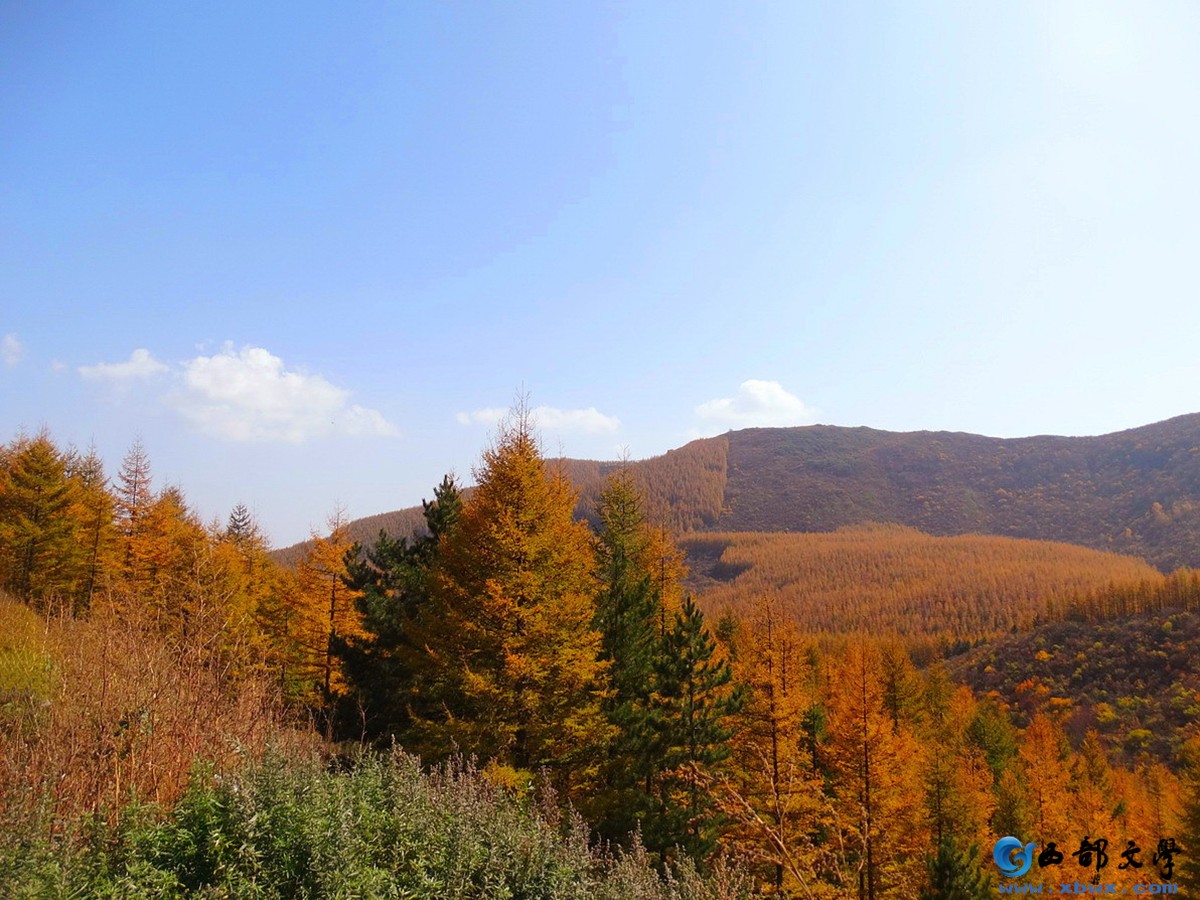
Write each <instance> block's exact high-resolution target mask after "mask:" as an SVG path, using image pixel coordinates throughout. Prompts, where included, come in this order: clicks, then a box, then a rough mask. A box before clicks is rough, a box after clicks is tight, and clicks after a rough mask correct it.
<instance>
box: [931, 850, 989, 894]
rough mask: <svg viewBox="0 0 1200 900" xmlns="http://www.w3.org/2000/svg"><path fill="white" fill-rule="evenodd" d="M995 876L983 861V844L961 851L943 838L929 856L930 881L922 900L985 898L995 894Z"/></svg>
mask: <svg viewBox="0 0 1200 900" xmlns="http://www.w3.org/2000/svg"><path fill="white" fill-rule="evenodd" d="M992 890H993V885H992V879H991V876H990V875H989V874H987V873H986V872H985V871H984V870H983V868H982V867H981V866H980V864H979V847H978V845H976V844H972V845H971V847H970V849H969V850H967V851H965V852H964V851H963V850H961V849H960V848H959V847H957V846H956V845H955V844H954V842H953V841H951V840H950V839H948V838H947V839H943V840H942V841H941V842H940V843H939V844H938V848H937V853H936V854H935V855H934V856H932V857H930V859H929V884H928V886H927V887H926V888H925V889H924V890H923V891H921V900H984V898H987V897H990V896H991V895H992Z"/></svg>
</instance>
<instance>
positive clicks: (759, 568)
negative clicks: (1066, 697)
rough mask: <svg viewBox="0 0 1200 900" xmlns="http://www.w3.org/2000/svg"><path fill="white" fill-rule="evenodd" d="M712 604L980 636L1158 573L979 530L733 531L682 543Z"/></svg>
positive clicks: (841, 624)
mask: <svg viewBox="0 0 1200 900" xmlns="http://www.w3.org/2000/svg"><path fill="white" fill-rule="evenodd" d="M680 546H681V547H682V548H683V549H684V551H685V552H686V553H687V558H688V562H689V565H690V566H691V578H690V580H691V583H692V585H693V586H694V587H695V588H696V589H697V590H698V591H699V592H700V594H701V596H702V597H703V599H704V603H705V605H706V607H707V608H709V609H711V610H713V611H714V612H715V611H725V610H730V611H733V612H734V613H737V612H740V611H741V610H743V609H744V608H746V606H747V605H748V604H750V603H752V602H754V599H755V598H758V597H762V596H770V597H772V598H774V599H775V600H776V601H777V602H778V603H779V604H780V608H781V609H782V610H784V611H786V613H787V615H788V616H790V617H791V618H792V620H793V621H795V622H796V624H797V626H798V627H800V628H801V629H803V630H805V631H809V632H814V633H832V634H842V633H851V632H860V633H869V634H902V635H937V636H940V637H943V638H945V639H946V640H948V641H958V640H964V639H965V640H976V639H979V638H981V637H985V636H989V635H994V634H997V633H1000V632H1006V631H1009V630H1011V629H1013V628H1028V627H1029V626H1030V625H1031V624H1033V622H1034V621H1036V620H1039V619H1045V618H1047V617H1048V616H1049V615H1052V614H1053V613H1054V610H1055V608H1056V607H1055V601H1056V600H1057V601H1058V606H1059V607H1061V605H1062V604H1063V602H1065V601H1066V600H1067V598H1069V597H1071V596H1073V595H1075V594H1078V593H1085V592H1087V591H1089V590H1094V589H1100V588H1104V587H1106V586H1108V585H1110V584H1113V583H1118V584H1128V585H1134V584H1137V583H1139V582H1141V581H1144V580H1146V579H1153V578H1160V577H1161V576H1160V575H1159V573H1158V572H1156V571H1155V570H1154V569H1153V568H1152V567H1151V566H1149V565H1147V564H1146V563H1144V562H1142V561H1141V560H1137V559H1134V558H1133V557H1129V556H1119V555H1117V554H1115V553H1100V552H1098V551H1095V550H1089V549H1087V548H1085V547H1077V546H1074V545H1071V544H1055V543H1050V542H1048V541H1027V540H1017V539H1013V538H1000V537H990V536H981V535H964V536H959V537H931V536H929V535H926V534H922V533H921V532H919V531H916V530H915V529H911V528H905V527H903V526H900V525H869V526H855V527H852V528H843V529H840V530H838V531H836V532H833V533H832V534H781V533H773V534H772V533H768V534H761V533H754V532H745V533H738V532H728V533H714V534H691V535H686V536H684V537H683V538H682V539H681V540H680Z"/></svg>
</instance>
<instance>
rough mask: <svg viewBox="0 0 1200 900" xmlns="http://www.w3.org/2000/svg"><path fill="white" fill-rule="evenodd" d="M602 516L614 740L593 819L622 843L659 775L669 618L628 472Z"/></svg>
mask: <svg viewBox="0 0 1200 900" xmlns="http://www.w3.org/2000/svg"><path fill="white" fill-rule="evenodd" d="M598 509H599V514H600V524H601V531H600V536H599V542H598V556H599V576H600V584H601V587H600V593H599V596H598V599H597V606H596V629H597V630H598V631H599V632H600V635H601V658H602V659H603V660H604V661H605V662H606V663H607V664H608V665H609V680H610V683H611V685H612V692H611V695H610V696H609V697H608V698H607V700H606V702H605V705H604V710H605V713H606V715H607V716H608V719H609V721H610V722H611V723H612V724H613V726H614V727H615V733H614V736H613V744H612V746H611V747H610V748H609V749H608V752H607V754H606V756H607V759H606V762H605V765H604V771H603V779H602V780H603V786H604V788H603V791H602V793H601V795H600V796H599V797H598V798H596V802H595V803H594V804H593V806H594V807H595V810H594V812H593V815H594V817H595V818H597V819H598V820H599V830H600V832H601V834H603V835H604V836H606V837H607V838H609V839H620V838H625V837H627V836H628V835H630V834H631V833H633V832H634V831H635V829H636V828H637V826H638V823H639V822H640V821H641V820H642V819H644V818H645V816H646V815H647V814H648V813H649V811H650V809H651V783H652V781H653V777H654V774H655V773H656V772H657V770H658V761H657V760H656V759H654V758H653V756H652V755H651V754H650V752H649V738H650V697H651V693H652V691H653V682H654V661H655V658H656V656H657V655H658V653H659V650H660V622H661V620H662V619H663V618H664V610H663V600H662V593H663V591H662V577H663V576H662V569H663V567H662V565H661V563H660V560H659V558H656V556H655V551H656V550H658V549H659V548H658V546H657V544H656V543H655V542H654V541H653V540H652V536H651V530H650V528H649V526H648V524H647V523H646V517H645V514H644V512H643V500H642V497H641V494H640V492H639V491H638V489H637V487H636V486H635V485H634V483H633V480H632V478H631V476H630V473H629V470H628V469H626V468H624V467H623V468H621V469H620V470H618V471H617V472H616V473H614V474H613V475H612V476H611V477H610V479H609V481H608V482H607V483H606V485H605V487H604V489H603V490H602V491H601V494H600V497H599V501H598Z"/></svg>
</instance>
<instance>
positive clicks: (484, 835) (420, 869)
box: [0, 753, 746, 900]
mask: <svg viewBox="0 0 1200 900" xmlns="http://www.w3.org/2000/svg"><path fill="white" fill-rule="evenodd" d="M120 821H121V822H122V825H121V826H120V829H119V830H118V831H117V832H116V833H111V832H109V831H108V830H106V829H105V828H104V827H102V826H99V825H97V826H94V827H91V828H89V829H87V830H86V832H85V833H84V834H83V836H82V838H81V839H80V840H79V841H78V842H77V843H76V845H75V846H74V848H73V849H69V850H68V849H67V848H66V847H65V846H64V845H63V844H62V843H61V842H60V845H59V848H58V849H57V850H52V849H51V848H49V847H47V846H44V845H42V846H39V845H37V843H36V842H26V843H25V844H24V845H22V846H0V896H4V897H10V896H86V897H113V898H116V897H122V898H141V897H146V898H150V897H154V898H172V897H204V898H231V900H232V898H247V900H248V898H255V900H269V898H281V900H282V898H314V900H315V898H391V900H418V898H420V900H424V898H429V900H433V898H480V900H482V898H513V900H518V898H522V900H524V898H528V900H535V898H546V900H550V898H572V900H573V898H579V900H724V898H732V897H738V896H744V895H745V893H746V885H745V883H744V882H743V881H742V879H741V876H740V875H739V874H738V873H736V872H734V871H731V870H729V869H726V868H723V867H718V868H717V869H716V870H714V872H713V873H712V874H711V875H708V876H702V875H701V874H699V873H698V872H697V870H696V868H695V867H694V866H693V865H691V864H690V863H684V864H683V865H681V866H679V867H677V868H676V869H674V870H673V871H671V872H669V873H667V874H666V875H664V876H662V877H660V875H659V874H658V873H657V872H656V870H655V868H654V866H653V865H652V863H651V860H650V859H649V857H648V856H647V854H646V853H645V851H644V850H642V849H641V848H640V846H638V845H636V844H635V846H634V848H633V849H632V850H629V851H614V852H612V853H606V852H602V851H601V850H599V849H597V848H595V847H592V846H590V845H589V841H588V831H587V828H586V826H585V825H584V824H583V822H582V821H581V820H580V819H578V817H576V816H574V815H571V814H565V815H560V814H559V813H558V812H557V811H556V804H555V803H554V801H553V798H541V799H540V800H538V799H536V798H535V799H527V800H519V799H516V798H514V797H512V796H510V795H509V794H506V793H505V792H503V791H501V790H500V789H499V788H496V787H495V786H493V785H491V784H490V783H489V782H488V781H486V780H485V779H484V778H483V777H481V776H480V774H479V773H478V771H476V769H475V768H474V767H473V766H471V765H469V764H465V763H462V762H459V763H453V764H448V765H444V766H441V767H439V768H437V769H435V770H433V771H432V772H428V773H425V772H422V770H421V768H420V765H419V763H418V761H417V760H416V759H415V758H414V757H411V756H407V755H405V754H402V753H394V754H391V755H385V756H376V755H365V756H363V757H361V758H359V759H357V760H355V761H354V762H353V763H352V764H349V765H348V767H346V768H345V769H344V770H342V771H332V770H330V769H328V768H323V767H321V766H320V765H318V764H316V763H297V762H295V761H291V762H287V761H284V760H282V759H279V758H273V759H268V760H267V761H265V762H264V763H263V764H261V765H259V766H257V767H254V768H252V769H248V770H247V771H245V772H242V773H238V774H234V775H231V776H224V777H223V776H220V775H217V774H214V773H213V772H212V771H210V770H206V769H199V768H198V769H197V770H196V771H195V772H194V773H193V777H192V780H191V784H190V787H189V788H188V790H187V792H186V793H185V794H184V796H183V797H182V798H181V799H180V801H179V803H178V804H176V806H175V807H174V809H173V810H172V811H171V812H170V814H169V815H167V816H165V817H161V816H159V817H156V816H154V815H153V811H151V810H148V809H136V810H135V809H129V810H125V811H123V814H122V816H121V819H120ZM11 843H12V842H11V841H10V844H11ZM18 857H19V858H18Z"/></svg>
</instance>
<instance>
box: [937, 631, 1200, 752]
mask: <svg viewBox="0 0 1200 900" xmlns="http://www.w3.org/2000/svg"><path fill="white" fill-rule="evenodd" d="M948 667H949V669H950V671H951V674H952V675H954V677H955V678H957V679H958V680H960V681H963V682H965V683H966V684H968V685H970V686H971V687H972V688H973V689H974V690H975V691H976V692H978V693H980V694H988V693H994V695H995V696H997V697H998V698H999V699H1001V700H1002V701H1004V702H1005V703H1007V704H1009V705H1010V706H1012V707H1013V708H1014V710H1015V711H1016V712H1017V714H1018V721H1021V722H1024V721H1028V718H1029V717H1030V716H1031V715H1032V714H1033V713H1034V712H1037V711H1044V712H1048V713H1050V714H1052V715H1054V714H1057V715H1059V716H1062V717H1063V718H1064V720H1065V724H1066V726H1067V728H1068V730H1069V731H1071V732H1073V733H1074V735H1075V736H1076V737H1078V736H1079V735H1082V734H1083V732H1084V731H1085V730H1086V729H1088V728H1095V729H1097V730H1098V731H1099V732H1100V733H1101V734H1103V735H1105V737H1106V738H1107V740H1108V743H1109V745H1110V746H1112V747H1115V748H1118V749H1120V750H1121V751H1122V752H1123V753H1124V754H1125V756H1126V758H1127V759H1132V758H1134V757H1136V756H1137V755H1138V754H1140V753H1142V752H1148V753H1150V754H1151V755H1153V756H1156V757H1158V758H1160V759H1163V760H1167V761H1169V760H1171V759H1172V758H1173V756H1174V752H1175V749H1176V747H1177V746H1178V744H1179V743H1181V742H1182V741H1183V740H1184V739H1186V738H1187V737H1188V736H1190V735H1192V734H1195V733H1197V730H1198V729H1200V613H1197V612H1195V611H1183V610H1178V611H1173V612H1162V613H1155V614H1148V615H1137V616H1127V617H1122V618H1118V619H1113V620H1111V621H1106V622H1097V623H1086V622H1077V621H1070V622H1056V623H1053V624H1049V625H1045V626H1043V627H1041V628H1038V629H1037V630H1036V631H1034V632H1031V633H1026V634H1018V635H1010V636H1006V637H1004V638H1001V639H999V640H996V641H993V642H990V643H988V644H986V645H984V646H982V647H978V648H976V649H975V650H972V651H971V652H970V653H967V654H965V655H963V656H960V657H957V658H955V659H953V660H951V661H950V662H949V664H948Z"/></svg>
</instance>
